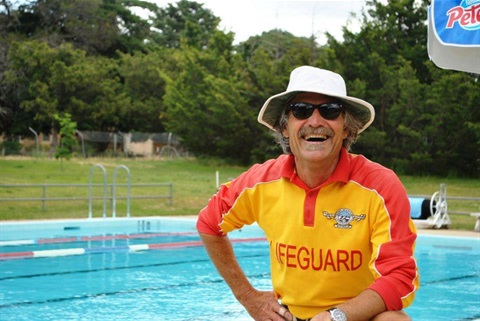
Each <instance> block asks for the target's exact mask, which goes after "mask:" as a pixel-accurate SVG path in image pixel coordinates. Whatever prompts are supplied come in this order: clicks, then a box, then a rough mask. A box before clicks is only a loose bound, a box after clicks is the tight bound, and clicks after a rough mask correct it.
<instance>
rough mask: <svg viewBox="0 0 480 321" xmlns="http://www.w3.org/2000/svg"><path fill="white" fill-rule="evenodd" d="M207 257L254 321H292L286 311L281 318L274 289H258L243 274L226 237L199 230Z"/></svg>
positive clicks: (279, 306)
mask: <svg viewBox="0 0 480 321" xmlns="http://www.w3.org/2000/svg"><path fill="white" fill-rule="evenodd" d="M199 234H200V238H201V239H202V241H203V244H204V245H205V249H206V250H207V253H208V255H209V256H210V259H211V260H212V262H213V264H214V265H215V267H216V268H217V270H218V273H220V275H221V276H222V278H223V279H224V280H225V282H226V283H227V284H228V286H229V287H230V289H231V290H232V292H233V294H234V295H235V297H236V298H237V300H238V301H239V302H240V303H241V304H242V305H243V306H244V307H245V309H246V310H247V311H248V313H249V314H250V316H252V318H253V319H254V320H268V319H270V320H272V321H284V320H292V315H291V314H290V313H289V312H287V313H286V315H285V317H286V318H283V317H281V316H280V315H279V314H278V312H279V311H280V312H282V311H283V310H282V307H281V305H280V304H279V303H278V301H277V299H276V298H275V296H274V294H273V292H270V291H258V290H256V289H255V288H254V287H253V286H252V285H251V283H250V282H249V281H248V279H247V277H246V276H245V274H244V272H243V270H242V268H241V267H240V265H239V264H238V261H237V259H236V257H235V254H234V252H233V247H232V244H231V243H230V240H229V239H228V238H227V237H225V236H218V235H210V234H204V233H199Z"/></svg>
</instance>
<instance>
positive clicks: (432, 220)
mask: <svg viewBox="0 0 480 321" xmlns="http://www.w3.org/2000/svg"><path fill="white" fill-rule="evenodd" d="M410 205H411V206H412V205H413V204H412V201H410ZM478 215H479V217H477V224H478V225H479V226H478V228H479V230H480V213H478ZM413 222H414V223H415V226H416V227H417V228H419V229H429V228H437V229H439V228H448V226H449V225H450V224H451V223H452V222H451V221H450V217H449V216H448V207H447V185H446V184H443V183H442V184H440V190H439V191H437V192H435V193H433V195H432V198H431V199H430V216H429V217H428V218H426V219H414V220H413Z"/></svg>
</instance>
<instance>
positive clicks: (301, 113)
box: [290, 103, 315, 119]
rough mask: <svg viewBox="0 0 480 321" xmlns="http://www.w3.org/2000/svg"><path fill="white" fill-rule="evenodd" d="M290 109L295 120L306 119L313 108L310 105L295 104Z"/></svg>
mask: <svg viewBox="0 0 480 321" xmlns="http://www.w3.org/2000/svg"><path fill="white" fill-rule="evenodd" d="M290 109H291V110H292V114H293V117H295V118H296V119H307V118H309V117H310V116H312V114H313V111H314V110H315V107H314V106H313V105H311V104H305V103H295V104H292V105H291V106H290Z"/></svg>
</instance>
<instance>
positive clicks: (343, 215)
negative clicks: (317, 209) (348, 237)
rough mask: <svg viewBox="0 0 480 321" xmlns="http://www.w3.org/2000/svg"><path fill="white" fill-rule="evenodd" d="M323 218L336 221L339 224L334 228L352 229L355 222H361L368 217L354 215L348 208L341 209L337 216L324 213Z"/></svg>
mask: <svg viewBox="0 0 480 321" xmlns="http://www.w3.org/2000/svg"><path fill="white" fill-rule="evenodd" d="M323 216H325V217H326V218H328V219H329V220H331V219H334V220H335V221H336V222H337V223H336V224H335V225H334V226H335V227H336V228H342V229H351V228H352V225H351V224H350V223H352V222H353V221H356V222H359V221H361V220H363V219H365V217H366V215H365V214H361V215H354V214H353V213H352V211H350V210H349V209H348V208H341V209H339V210H338V211H337V212H336V213H335V214H331V213H328V212H327V211H324V212H323Z"/></svg>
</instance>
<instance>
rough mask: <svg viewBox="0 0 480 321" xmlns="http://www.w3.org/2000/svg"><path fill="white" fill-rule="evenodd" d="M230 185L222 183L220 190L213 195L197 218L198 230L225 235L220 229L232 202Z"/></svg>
mask: <svg viewBox="0 0 480 321" xmlns="http://www.w3.org/2000/svg"><path fill="white" fill-rule="evenodd" d="M228 192H229V186H228V185H222V186H221V187H220V190H219V191H218V192H217V193H216V194H215V195H213V196H212V198H211V199H210V200H209V201H208V204H207V206H206V207H205V208H204V209H202V210H201V211H200V214H199V215H198V220H197V230H198V232H200V233H204V234H212V235H225V234H224V233H223V232H222V230H221V229H220V226H219V225H220V223H221V222H222V216H223V214H225V213H226V212H228V211H229V209H230V207H231V205H230V204H232V202H231V201H229V197H228V194H229V193H228Z"/></svg>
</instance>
